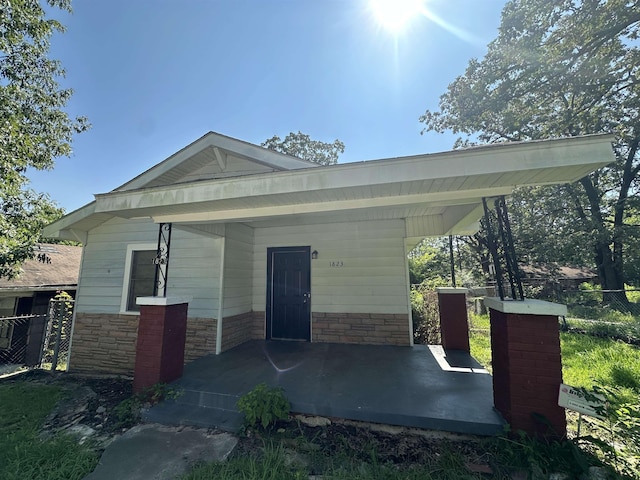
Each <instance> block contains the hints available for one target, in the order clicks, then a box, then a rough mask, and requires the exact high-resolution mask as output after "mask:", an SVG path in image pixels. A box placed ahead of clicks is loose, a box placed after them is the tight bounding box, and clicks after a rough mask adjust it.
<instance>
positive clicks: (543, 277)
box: [520, 265, 598, 293]
mask: <svg viewBox="0 0 640 480" xmlns="http://www.w3.org/2000/svg"><path fill="white" fill-rule="evenodd" d="M520 271H521V272H522V282H523V283H524V284H527V285H531V286H533V287H542V288H543V291H544V292H546V293H554V292H562V291H564V290H578V288H579V287H580V284H582V283H585V282H586V283H591V284H598V274H597V273H596V272H595V271H594V270H591V269H590V268H584V267H570V266H560V265H546V266H536V267H534V266H531V265H524V266H521V267H520Z"/></svg>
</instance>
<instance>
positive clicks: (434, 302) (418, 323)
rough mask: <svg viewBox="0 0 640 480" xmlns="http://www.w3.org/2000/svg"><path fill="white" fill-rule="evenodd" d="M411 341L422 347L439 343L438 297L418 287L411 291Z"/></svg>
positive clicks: (427, 289) (421, 286) (425, 288)
mask: <svg viewBox="0 0 640 480" xmlns="http://www.w3.org/2000/svg"><path fill="white" fill-rule="evenodd" d="M411 318H412V320H413V340H414V342H415V343H418V344H422V345H437V344H439V343H440V312H439V309H438V295H437V294H436V292H435V291H433V290H432V289H430V288H428V287H426V286H424V285H418V286H414V287H412V289H411Z"/></svg>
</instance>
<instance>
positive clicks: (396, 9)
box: [369, 0, 424, 33]
mask: <svg viewBox="0 0 640 480" xmlns="http://www.w3.org/2000/svg"><path fill="white" fill-rule="evenodd" d="M369 8H370V9H371V11H372V13H373V16H374V17H375V19H376V21H377V22H378V24H380V26H382V27H383V28H384V29H386V30H389V31H391V32H393V33H399V32H401V31H402V30H404V28H405V27H406V26H407V24H408V23H409V22H410V21H411V20H412V19H413V18H414V17H415V16H417V15H419V14H421V13H422V11H423V8H424V0H369Z"/></svg>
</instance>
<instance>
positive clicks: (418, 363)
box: [145, 341, 503, 435]
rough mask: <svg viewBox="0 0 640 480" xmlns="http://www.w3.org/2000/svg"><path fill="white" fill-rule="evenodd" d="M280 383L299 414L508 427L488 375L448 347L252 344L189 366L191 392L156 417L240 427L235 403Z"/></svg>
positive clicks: (459, 428) (477, 429)
mask: <svg viewBox="0 0 640 480" xmlns="http://www.w3.org/2000/svg"><path fill="white" fill-rule="evenodd" d="M262 382H265V383H267V384H269V385H274V386H276V385H277V386H281V387H282V388H284V390H285V395H286V396H287V398H288V399H289V401H290V402H291V408H292V411H293V412H298V413H305V414H312V415H321V416H327V417H339V418H346V419H350V420H360V421H366V422H374V423H383V424H391V425H402V426H409V427H417V428H425V429H433V430H442V431H449V432H458V433H469V434H477V435H494V434H496V433H498V432H500V431H501V430H502V425H503V420H502V417H501V416H500V415H499V414H498V413H497V412H496V411H495V410H494V406H493V390H492V388H493V387H492V380H491V376H490V375H489V374H488V372H487V371H486V370H485V369H484V368H482V366H481V365H480V364H479V363H478V362H476V361H475V360H474V359H473V358H472V357H471V356H470V355H468V354H467V353H466V352H462V351H450V352H445V351H443V350H442V348H441V347H439V346H424V345H416V346H414V347H396V346H372V345H345V344H329V343H306V342H276V341H250V342H247V343H244V344H242V345H240V346H238V347H236V348H234V349H232V350H230V351H228V352H225V353H223V354H222V355H218V356H214V355H210V356H206V357H203V358H200V359H198V360H196V361H194V362H192V363H190V364H188V365H187V366H186V367H185V370H184V375H183V377H182V378H181V379H179V380H178V381H176V382H175V383H174V385H175V386H176V388H178V389H181V390H183V394H182V395H180V396H179V397H178V398H177V399H175V400H170V401H166V402H163V403H162V404H160V405H157V406H155V407H153V408H152V409H151V410H149V411H148V412H146V414H145V417H146V419H147V420H148V421H154V422H160V423H168V424H190V425H198V426H216V427H218V428H222V429H226V430H235V429H237V428H238V427H239V426H240V424H241V421H242V418H241V417H240V415H239V414H238V412H237V410H236V409H235V402H236V401H237V400H238V398H240V396H242V395H244V394H245V393H247V392H248V391H250V390H251V389H253V388H254V387H255V386H256V385H257V384H259V383H262Z"/></svg>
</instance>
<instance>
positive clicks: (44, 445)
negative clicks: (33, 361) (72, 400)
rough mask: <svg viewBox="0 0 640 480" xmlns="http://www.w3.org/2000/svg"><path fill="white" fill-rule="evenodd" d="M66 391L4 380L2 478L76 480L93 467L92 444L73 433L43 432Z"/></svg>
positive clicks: (0, 416) (0, 434) (0, 394)
mask: <svg viewBox="0 0 640 480" xmlns="http://www.w3.org/2000/svg"><path fill="white" fill-rule="evenodd" d="M62 395H63V392H62V390H61V389H60V388H58V387H54V386H49V385H36V384H30V383H27V382H24V383H8V384H4V385H3V384H0V405H2V408H0V465H1V467H0V468H1V470H0V478H2V479H3V480H14V479H15V480H18V479H20V480H22V479H26V478H28V479H31V480H40V479H42V480H45V479H46V480H63V479H64V480H73V479H81V478H83V477H84V476H85V475H87V474H88V473H89V472H91V471H92V470H93V468H94V467H95V465H96V463H97V461H98V459H97V457H96V454H95V453H94V452H93V451H92V450H91V449H90V448H89V447H87V446H81V445H78V444H77V442H76V440H75V439H74V438H72V437H69V436H63V435H58V436H55V437H53V438H50V439H43V438H41V436H40V429H41V427H42V423H43V422H44V420H45V418H46V417H47V415H48V414H49V412H50V411H51V409H52V408H53V407H54V406H55V404H56V402H57V401H58V400H59V399H60V398H61V397H62Z"/></svg>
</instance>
